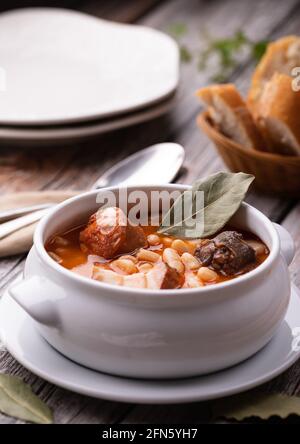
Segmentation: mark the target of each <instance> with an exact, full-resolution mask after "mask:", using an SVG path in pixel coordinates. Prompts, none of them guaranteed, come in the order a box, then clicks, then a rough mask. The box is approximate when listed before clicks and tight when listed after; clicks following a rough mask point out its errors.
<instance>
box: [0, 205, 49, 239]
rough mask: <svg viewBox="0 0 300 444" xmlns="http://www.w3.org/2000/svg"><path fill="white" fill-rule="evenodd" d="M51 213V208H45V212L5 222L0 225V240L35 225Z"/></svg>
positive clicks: (36, 212)
mask: <svg viewBox="0 0 300 444" xmlns="http://www.w3.org/2000/svg"><path fill="white" fill-rule="evenodd" d="M48 211H49V208H44V209H43V210H38V211H34V212H33V213H30V214H26V215H25V216H21V217H18V218H17V219H14V220H11V221H9V222H5V223H4V224H2V225H0V239H3V238H4V237H6V236H9V235H10V234H12V233H14V232H15V231H17V230H20V229H21V228H24V227H27V226H28V225H31V224H33V223H34V222H37V221H38V220H40V219H41V218H42V217H43V216H45V215H46V214H47V213H48Z"/></svg>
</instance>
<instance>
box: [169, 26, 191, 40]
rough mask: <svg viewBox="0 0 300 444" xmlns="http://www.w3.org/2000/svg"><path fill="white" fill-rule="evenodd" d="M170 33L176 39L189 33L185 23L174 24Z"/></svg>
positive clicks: (170, 27)
mask: <svg viewBox="0 0 300 444" xmlns="http://www.w3.org/2000/svg"><path fill="white" fill-rule="evenodd" d="M168 31H169V34H171V35H172V36H173V37H174V38H175V39H179V38H181V37H183V36H184V35H185V34H186V33H187V26H186V24H185V23H172V24H171V25H170V26H169V28H168Z"/></svg>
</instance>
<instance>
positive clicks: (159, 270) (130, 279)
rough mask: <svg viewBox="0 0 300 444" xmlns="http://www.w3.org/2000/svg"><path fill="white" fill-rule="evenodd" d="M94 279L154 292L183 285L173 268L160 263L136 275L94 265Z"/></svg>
mask: <svg viewBox="0 0 300 444" xmlns="http://www.w3.org/2000/svg"><path fill="white" fill-rule="evenodd" d="M93 279H96V280H98V281H101V282H105V283H107V284H112V285H121V286H124V287H132V288H133V287H134V288H148V289H152V290H158V289H167V288H170V289H171V288H178V287H179V286H180V284H181V276H180V275H179V274H178V273H177V271H176V270H174V269H173V268H170V267H168V266H167V265H166V264H165V263H163V262H159V263H157V264H155V266H154V267H153V268H152V269H151V270H150V271H149V272H147V273H141V272H140V273H134V274H131V275H127V276H124V275H121V274H119V273H116V272H115V271H112V270H107V269H105V268H103V267H102V266H101V265H97V264H95V265H94V269H93Z"/></svg>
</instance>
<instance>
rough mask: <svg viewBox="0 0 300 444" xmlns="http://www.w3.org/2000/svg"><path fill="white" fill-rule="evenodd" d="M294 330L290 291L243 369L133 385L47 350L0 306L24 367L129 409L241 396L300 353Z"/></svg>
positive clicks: (299, 321) (297, 314)
mask: <svg viewBox="0 0 300 444" xmlns="http://www.w3.org/2000/svg"><path fill="white" fill-rule="evenodd" d="M20 278H21V277H18V279H20ZM262 297H263V295H262ZM299 327H300V292H299V290H298V289H297V288H296V287H295V286H293V287H292V297H291V302H290V305H289V308H288V312H287V315H286V318H285V320H284V322H283V324H282V326H281V327H280V329H279V331H278V333H277V334H276V335H275V337H274V338H273V339H272V340H271V341H270V342H269V344H268V345H267V346H266V347H265V348H264V349H263V350H261V351H260V352H258V353H257V354H256V355H254V356H253V357H252V358H250V359H248V360H247V361H244V362H243V363H242V364H240V365H237V366H235V367H231V368H230V369H227V370H224V371H221V372H218V373H214V374H211V375H207V376H201V377H195V378H188V379H180V380H179V379H177V380H167V381H162V380H160V381H155V380H151V381H150V380H136V379H128V378H121V377H116V376H111V375H107V374H103V373H99V372H96V371H93V370H89V369H87V368H85V367H82V366H80V365H78V364H75V363H74V362H72V361H70V360H68V359H67V358H65V357H64V356H63V355H61V354H60V353H58V352H56V351H55V350H54V349H53V348H52V347H51V346H50V345H48V343H47V342H46V341H45V340H44V339H43V338H42V337H41V336H40V335H39V334H38V333H37V331H36V329H35V327H34V323H33V321H32V320H31V318H29V316H28V315H27V314H26V313H25V312H24V311H23V310H22V309H21V308H20V307H19V306H18V305H17V303H16V302H14V301H13V300H12V299H11V297H10V296H9V295H8V293H7V292H6V293H5V294H4V296H3V299H2V300H1V303H0V333H1V338H2V341H3V342H4V344H5V346H6V347H7V349H8V350H9V352H10V353H11V354H12V355H13V356H14V357H15V358H16V359H17V361H19V362H20V363H21V364H22V365H24V367H26V368H27V369H29V370H31V371H32V372H33V373H35V374H36V375H38V376H40V377H42V378H44V379H46V380H47V381H49V382H52V383H53V384H56V385H58V386H60V387H64V388H66V389H69V390H73V391H74V392H78V393H82V394H84V395H89V396H93V397H96V398H103V399H110V400H114V401H124V402H134V403H148V404H165V403H182V402H190V401H204V400H208V399H213V398H218V397H223V396H227V395H231V394H234V393H238V392H242V391H244V390H247V389H250V388H252V387H255V386H257V385H259V384H262V383H264V382H266V381H269V380H270V379H272V378H274V377H275V376H277V375H279V374H280V373H282V372H283V371H284V370H286V369H287V368H288V367H290V366H291V365H292V364H293V363H294V362H295V361H296V360H297V359H298V358H299V357H300V350H298V351H295V350H293V348H292V344H293V340H294V337H293V334H292V332H293V331H294V332H295V331H296V330H294V329H296V328H298V329H299ZM103 359H105V357H103Z"/></svg>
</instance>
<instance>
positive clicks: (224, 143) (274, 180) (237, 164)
mask: <svg viewBox="0 0 300 444" xmlns="http://www.w3.org/2000/svg"><path fill="white" fill-rule="evenodd" d="M197 122H198V125H199V126H200V128H201V129H202V130H203V131H204V132H205V134H206V135H207V136H208V137H209V138H210V140H212V141H213V142H214V144H215V146H216V148H217V150H218V152H219V154H220V155H221V157H222V158H223V160H224V162H225V164H226V165H227V166H228V168H229V169H230V170H231V171H235V172H238V171H243V172H244V173H249V174H253V175H254V176H255V181H254V186H255V187H256V188H258V189H260V190H263V191H265V192H267V193H276V194H281V195H283V194H284V195H287V196H293V197H300V156H299V157H297V156H281V155H279V154H273V153H267V152H263V151H257V150H249V149H245V148H244V147H243V146H241V145H239V144H238V143H236V142H233V141H232V140H231V139H229V138H227V137H226V136H224V135H223V134H221V133H220V132H219V131H217V130H216V128H214V126H213V124H212V123H211V121H210V120H209V118H208V113H207V112H203V113H202V114H200V115H199V116H198V119H197ZM299 124H300V122H299Z"/></svg>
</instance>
